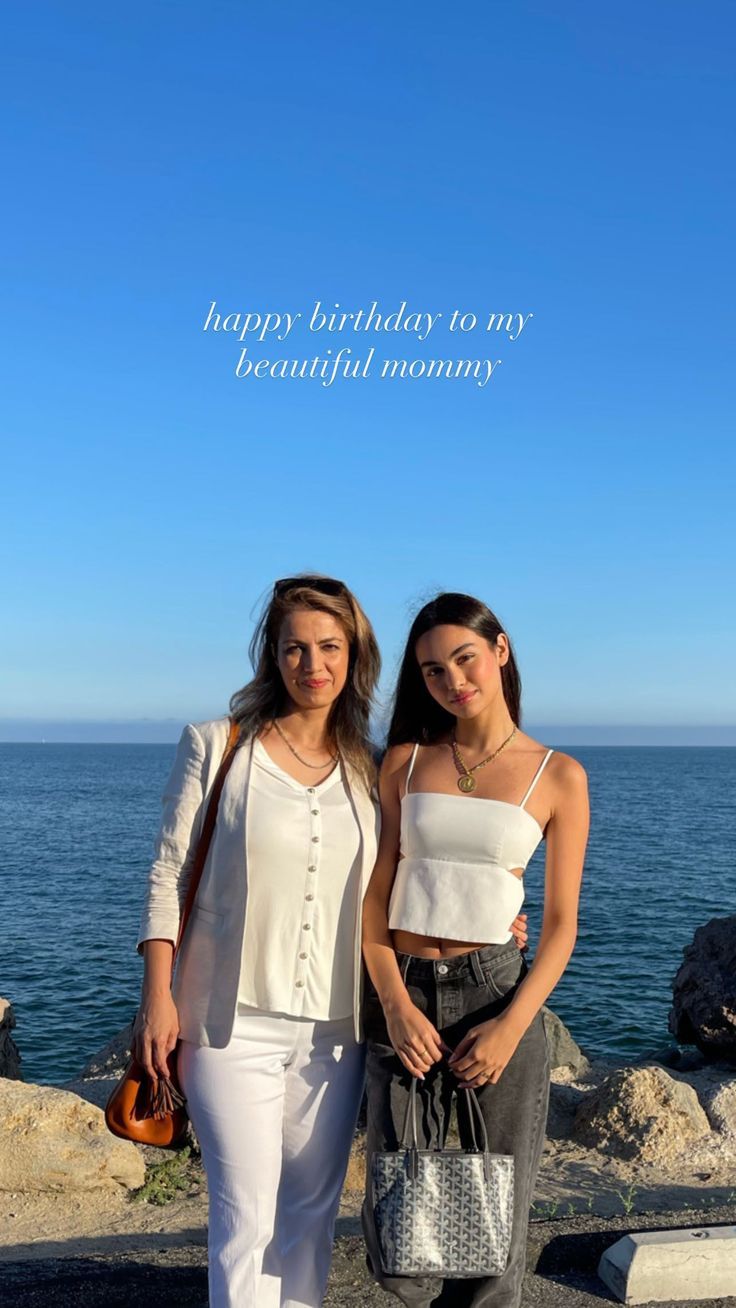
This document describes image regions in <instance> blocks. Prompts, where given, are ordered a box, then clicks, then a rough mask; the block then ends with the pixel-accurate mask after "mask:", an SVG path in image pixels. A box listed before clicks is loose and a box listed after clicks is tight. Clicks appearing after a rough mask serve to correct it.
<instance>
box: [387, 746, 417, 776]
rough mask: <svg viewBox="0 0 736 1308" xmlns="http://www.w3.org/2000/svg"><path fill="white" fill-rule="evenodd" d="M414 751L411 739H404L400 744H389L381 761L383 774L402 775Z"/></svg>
mask: <svg viewBox="0 0 736 1308" xmlns="http://www.w3.org/2000/svg"><path fill="white" fill-rule="evenodd" d="M413 753H414V745H413V744H412V742H411V741H407V742H403V741H402V743H401V744H400V745H389V747H388V749H387V750H386V753H385V754H384V756H383V759H382V762H381V776H382V777H398V776H400V774H401V772H402V771H403V770H404V768H406V767H408V764H409V760H410V758H411V756H412V754H413Z"/></svg>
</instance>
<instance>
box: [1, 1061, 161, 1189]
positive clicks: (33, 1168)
mask: <svg viewBox="0 0 736 1308" xmlns="http://www.w3.org/2000/svg"><path fill="white" fill-rule="evenodd" d="M144 1176H145V1164H144V1161H143V1156H142V1154H141V1153H139V1151H138V1149H136V1147H135V1145H134V1144H131V1143H130V1141H128V1140H118V1139H117V1137H116V1136H114V1135H111V1133H110V1132H109V1131H108V1129H107V1127H106V1125H105V1119H104V1116H103V1114H102V1113H101V1112H100V1110H99V1108H95V1107H94V1106H93V1105H91V1104H88V1103H86V1102H85V1101H84V1100H83V1099H80V1098H78V1096H77V1095H73V1094H69V1092H68V1091H66V1090H57V1089H55V1088H54V1087H52V1086H44V1085H26V1084H25V1083H23V1082H20V1081H0V1190H8V1191H17V1192H21V1193H22V1192H30V1191H35V1192H38V1191H49V1190H51V1191H56V1190H61V1191H74V1190H97V1189H108V1190H116V1191H117V1190H119V1188H120V1187H124V1188H125V1189H128V1190H133V1189H136V1188H137V1187H138V1186H140V1185H142V1184H143V1181H144Z"/></svg>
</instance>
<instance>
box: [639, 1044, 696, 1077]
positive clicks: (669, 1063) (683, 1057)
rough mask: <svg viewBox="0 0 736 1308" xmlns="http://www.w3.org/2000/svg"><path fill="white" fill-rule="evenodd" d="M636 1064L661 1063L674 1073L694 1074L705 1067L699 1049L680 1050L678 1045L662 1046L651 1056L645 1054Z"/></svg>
mask: <svg viewBox="0 0 736 1308" xmlns="http://www.w3.org/2000/svg"><path fill="white" fill-rule="evenodd" d="M636 1061H637V1063H640V1064H642V1065H643V1064H645V1063H661V1064H662V1067H671V1068H672V1070H673V1071H674V1072H696V1071H698V1070H699V1069H700V1068H701V1067H705V1065H706V1057H705V1054H703V1053H701V1051H700V1050H699V1049H680V1047H679V1045H663V1046H662V1048H661V1049H658V1050H657V1051H656V1052H655V1053H653V1054H645V1055H643V1057H642V1058H638V1059H637V1060H636Z"/></svg>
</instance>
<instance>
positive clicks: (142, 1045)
mask: <svg viewBox="0 0 736 1308" xmlns="http://www.w3.org/2000/svg"><path fill="white" fill-rule="evenodd" d="M204 759H205V748H204V742H203V740H202V737H201V736H200V734H199V732H198V731H197V729H196V727H193V726H191V725H190V726H187V727H185V728H184V731H183V732H182V736H181V739H180V741H179V747H178V749H177V752H176V758H175V760H174V766H173V768H172V770H171V774H170V776H169V779H168V782H167V784H166V789H165V791H164V795H163V814H162V820H161V826H160V829H159V832H158V835H157V837H156V842H155V857H154V861H153V864H152V866H151V871H150V873H149V878H148V887H147V894H146V902H145V905H144V908H143V914H142V918H141V926H140V933H139V936H138V946H137V947H138V952H139V953H142V954H143V958H144V966H143V985H142V988H141V1002H140V1007H139V1010H138V1014H137V1016H136V1019H135V1022H134V1024H133V1042H132V1043H133V1053H134V1054H135V1057H136V1058H137V1059H138V1061H139V1063H140V1064H141V1066H142V1067H143V1068H144V1070H145V1071H146V1072H147V1073H148V1075H149V1076H151V1077H153V1078H156V1077H157V1076H163V1075H167V1072H168V1068H167V1059H168V1055H169V1054H170V1053H171V1051H172V1050H173V1049H174V1048H175V1046H176V1041H177V1037H178V1035H179V1016H178V1013H177V1011H176V1005H175V1003H174V1000H173V998H172V996H171V967H172V960H173V956H174V942H175V941H176V938H177V936H178V932H179V918H180V913H181V906H182V904H183V901H184V898H185V896H186V890H187V885H188V882H189V876H190V874H191V870H192V864H193V861H194V854H195V852H196V847H197V837H198V828H199V817H200V814H201V811H202V806H203V802H204V785H203V779H202V772H203V765H204Z"/></svg>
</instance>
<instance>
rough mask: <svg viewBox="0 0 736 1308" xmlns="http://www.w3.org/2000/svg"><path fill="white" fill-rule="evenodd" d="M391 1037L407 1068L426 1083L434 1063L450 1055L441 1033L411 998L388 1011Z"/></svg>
mask: <svg viewBox="0 0 736 1308" xmlns="http://www.w3.org/2000/svg"><path fill="white" fill-rule="evenodd" d="M385 1017H386V1027H387V1030H388V1037H389V1040H390V1041H391V1044H392V1045H393V1047H394V1049H395V1051H396V1053H397V1054H398V1056H399V1058H400V1059H401V1061H402V1063H403V1064H404V1067H406V1068H408V1070H409V1071H410V1072H411V1074H412V1076H417V1077H419V1079H420V1080H422V1079H423V1077H424V1075H425V1073H426V1072H428V1071H429V1069H430V1067H431V1066H432V1064H433V1063H438V1062H439V1061H440V1059H441V1058H442V1056H443V1054H449V1052H450V1048H449V1045H446V1044H445V1042H444V1040H443V1039H442V1037H441V1036H440V1034H439V1032H438V1031H436V1030H435V1028H434V1027H433V1026H432V1023H431V1022H430V1021H429V1018H427V1017H425V1016H424V1013H420V1011H419V1009H418V1008H417V1006H416V1004H413V1003H412V1002H411V1000H410V999H409V998H407V999H406V1000H404V1001H403V1002H402V1003H401V1004H399V1005H397V1006H396V1007H395V1008H391V1009H387V1010H386V1011H385Z"/></svg>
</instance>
